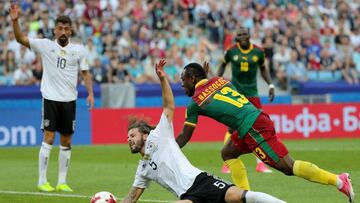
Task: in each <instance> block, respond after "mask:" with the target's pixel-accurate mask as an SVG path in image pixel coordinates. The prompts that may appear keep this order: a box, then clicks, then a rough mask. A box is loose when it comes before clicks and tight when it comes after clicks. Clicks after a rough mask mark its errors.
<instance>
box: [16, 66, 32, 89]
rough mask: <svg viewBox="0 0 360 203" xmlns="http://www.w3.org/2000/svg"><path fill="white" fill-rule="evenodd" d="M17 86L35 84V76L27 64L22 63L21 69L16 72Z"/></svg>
mask: <svg viewBox="0 0 360 203" xmlns="http://www.w3.org/2000/svg"><path fill="white" fill-rule="evenodd" d="M14 80H15V85H32V84H34V82H35V81H34V78H33V74H32V72H31V70H30V68H29V65H28V64H26V63H20V64H19V68H18V69H16V70H15V72H14Z"/></svg>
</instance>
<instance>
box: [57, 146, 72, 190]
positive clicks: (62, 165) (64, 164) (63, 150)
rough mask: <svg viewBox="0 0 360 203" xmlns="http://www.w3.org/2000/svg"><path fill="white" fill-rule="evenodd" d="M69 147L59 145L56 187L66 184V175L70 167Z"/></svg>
mask: <svg viewBox="0 0 360 203" xmlns="http://www.w3.org/2000/svg"><path fill="white" fill-rule="evenodd" d="M70 157H71V147H64V146H61V145H60V152H59V179H58V185H61V184H66V175H67V171H68V169H69V165H70Z"/></svg>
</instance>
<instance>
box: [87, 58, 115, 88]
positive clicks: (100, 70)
mask: <svg viewBox="0 0 360 203" xmlns="http://www.w3.org/2000/svg"><path fill="white" fill-rule="evenodd" d="M113 61H114V63H118V61H117V60H115V59H114V60H112V61H111V63H113ZM90 72H91V74H92V77H93V81H94V82H95V83H97V84H100V83H105V82H107V70H106V67H105V66H104V65H103V64H101V60H100V59H99V58H95V59H94V63H93V64H92V65H90Z"/></svg>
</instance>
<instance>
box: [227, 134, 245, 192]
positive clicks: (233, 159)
mask: <svg viewBox="0 0 360 203" xmlns="http://www.w3.org/2000/svg"><path fill="white" fill-rule="evenodd" d="M240 155H241V152H240V151H239V150H238V149H237V148H236V147H235V146H234V145H233V143H232V141H231V139H230V140H229V141H228V142H227V143H226V144H225V145H224V147H223V148H222V150H221V156H222V158H223V160H224V161H225V163H226V164H227V165H228V167H229V168H230V172H231V178H232V180H233V182H234V184H235V185H236V186H238V187H239V188H241V189H245V190H250V184H249V180H248V177H247V171H246V168H245V165H244V163H243V162H242V161H241V160H240V159H238V157H239V156H240Z"/></svg>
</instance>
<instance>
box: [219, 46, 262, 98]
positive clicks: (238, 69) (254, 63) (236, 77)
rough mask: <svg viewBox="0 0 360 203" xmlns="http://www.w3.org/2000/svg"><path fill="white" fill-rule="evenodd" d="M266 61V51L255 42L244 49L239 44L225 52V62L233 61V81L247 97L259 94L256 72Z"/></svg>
mask: <svg viewBox="0 0 360 203" xmlns="http://www.w3.org/2000/svg"><path fill="white" fill-rule="evenodd" d="M264 61H265V52H264V51H263V50H262V49H261V48H260V47H257V46H256V45H254V44H250V48H249V49H248V50H242V49H241V47H240V46H239V44H236V45H234V46H233V47H231V48H230V49H228V50H227V51H226V52H225V56H224V62H226V63H228V62H230V63H231V74H232V77H231V82H232V83H233V85H234V86H235V87H236V89H237V90H238V91H239V93H241V94H243V95H245V96H246V97H255V96H258V91H257V82H256V74H257V70H258V69H259V67H260V66H261V65H263V64H264Z"/></svg>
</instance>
